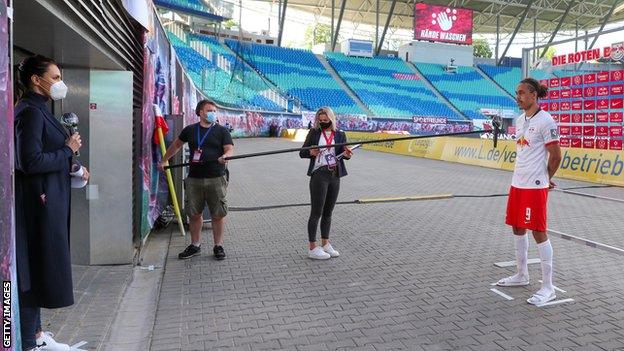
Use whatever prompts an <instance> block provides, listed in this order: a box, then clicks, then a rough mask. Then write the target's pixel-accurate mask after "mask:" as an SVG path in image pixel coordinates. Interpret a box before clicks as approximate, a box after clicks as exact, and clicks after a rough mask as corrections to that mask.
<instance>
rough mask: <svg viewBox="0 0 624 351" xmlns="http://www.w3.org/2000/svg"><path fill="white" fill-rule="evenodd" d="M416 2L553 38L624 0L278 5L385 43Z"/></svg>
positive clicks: (590, 23)
mask: <svg viewBox="0 0 624 351" xmlns="http://www.w3.org/2000/svg"><path fill="white" fill-rule="evenodd" d="M267 1H272V2H273V1H274V0H267ZM419 2H423V3H426V4H428V5H446V6H450V7H456V8H461V7H463V8H468V9H472V10H473V11H474V16H473V22H474V32H475V33H503V34H509V33H513V34H512V37H513V36H515V34H516V33H517V32H523V33H527V32H529V33H532V32H534V31H537V32H540V33H551V36H552V38H553V39H554V36H555V35H556V34H557V33H558V32H559V31H574V30H576V29H578V30H579V31H586V30H588V31H589V30H592V29H598V30H600V29H601V28H604V25H606V24H608V23H612V22H616V21H620V20H624V0H451V1H448V0H446V1H444V0H426V1H419V0H281V1H280V4H282V3H283V4H287V7H289V8H293V9H295V8H296V9H298V10H304V11H309V12H312V13H314V14H316V15H319V16H326V17H336V23H337V25H336V30H335V31H334V32H335V33H334V34H337V32H339V29H340V23H341V22H342V21H343V20H345V21H350V22H353V23H362V24H369V25H373V26H375V25H377V26H380V28H383V31H382V33H384V34H383V35H382V36H381V40H380V41H379V42H380V43H383V38H384V36H385V32H386V31H387V29H388V27H392V28H403V29H412V28H413V25H414V23H413V22H414V7H415V6H416V3H419ZM282 11H283V10H282ZM283 12H284V14H285V11H283ZM282 17H284V16H282ZM551 40H552V39H551ZM334 41H335V40H334ZM278 42H279V37H278ZM380 48H381V46H380V45H379V46H378V48H377V49H378V51H379V49H380Z"/></svg>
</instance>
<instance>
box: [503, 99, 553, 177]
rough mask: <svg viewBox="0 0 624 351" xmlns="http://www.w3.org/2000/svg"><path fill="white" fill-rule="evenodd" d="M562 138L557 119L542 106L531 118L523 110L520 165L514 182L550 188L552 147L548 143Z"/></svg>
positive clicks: (518, 141) (518, 124)
mask: <svg viewBox="0 0 624 351" xmlns="http://www.w3.org/2000/svg"><path fill="white" fill-rule="evenodd" d="M557 142H559V132H558V130H557V123H555V121H554V120H553V118H552V116H551V115H550V114H549V113H548V112H546V111H542V110H540V111H539V112H538V113H537V114H535V115H534V116H533V117H531V118H526V113H523V114H522V115H520V117H518V118H517V119H516V152H517V155H518V156H517V157H516V166H515V168H514V174H513V178H512V180H511V185H512V186H513V187H515V188H521V189H543V188H548V185H549V179H548V151H546V146H547V145H550V144H552V143H557Z"/></svg>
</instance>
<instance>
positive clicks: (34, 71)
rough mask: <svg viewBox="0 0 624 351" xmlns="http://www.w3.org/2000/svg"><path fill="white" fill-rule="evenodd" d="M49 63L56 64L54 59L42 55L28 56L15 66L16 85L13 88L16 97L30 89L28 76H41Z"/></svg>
mask: <svg viewBox="0 0 624 351" xmlns="http://www.w3.org/2000/svg"><path fill="white" fill-rule="evenodd" d="M50 65H56V61H54V60H53V59H51V58H49V57H45V56H42V55H35V56H29V57H26V58H25V59H23V60H22V62H20V64H19V66H18V67H17V87H16V89H15V91H16V92H17V96H18V98H19V97H21V96H22V95H23V94H24V93H25V92H27V91H28V90H30V88H31V86H30V84H31V80H30V78H32V76H33V75H37V76H43V74H44V73H45V72H46V71H47V70H48V68H49V67H50Z"/></svg>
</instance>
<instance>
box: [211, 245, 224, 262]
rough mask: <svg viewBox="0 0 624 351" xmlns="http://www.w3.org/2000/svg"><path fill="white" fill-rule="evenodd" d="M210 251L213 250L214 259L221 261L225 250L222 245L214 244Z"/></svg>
mask: <svg viewBox="0 0 624 351" xmlns="http://www.w3.org/2000/svg"><path fill="white" fill-rule="evenodd" d="M212 251H213V252H214V257H215V260H219V261H221V260H222V259H224V258H225V251H224V250H223V246H215V247H214V249H212Z"/></svg>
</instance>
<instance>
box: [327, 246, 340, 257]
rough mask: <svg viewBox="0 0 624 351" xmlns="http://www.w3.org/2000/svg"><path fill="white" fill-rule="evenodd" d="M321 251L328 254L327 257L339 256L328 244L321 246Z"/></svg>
mask: <svg viewBox="0 0 624 351" xmlns="http://www.w3.org/2000/svg"><path fill="white" fill-rule="evenodd" d="M323 251H325V252H327V253H328V254H329V256H331V257H338V256H340V252H338V251H336V250H334V248H333V247H332V246H331V244H330V243H327V244H325V246H323Z"/></svg>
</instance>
